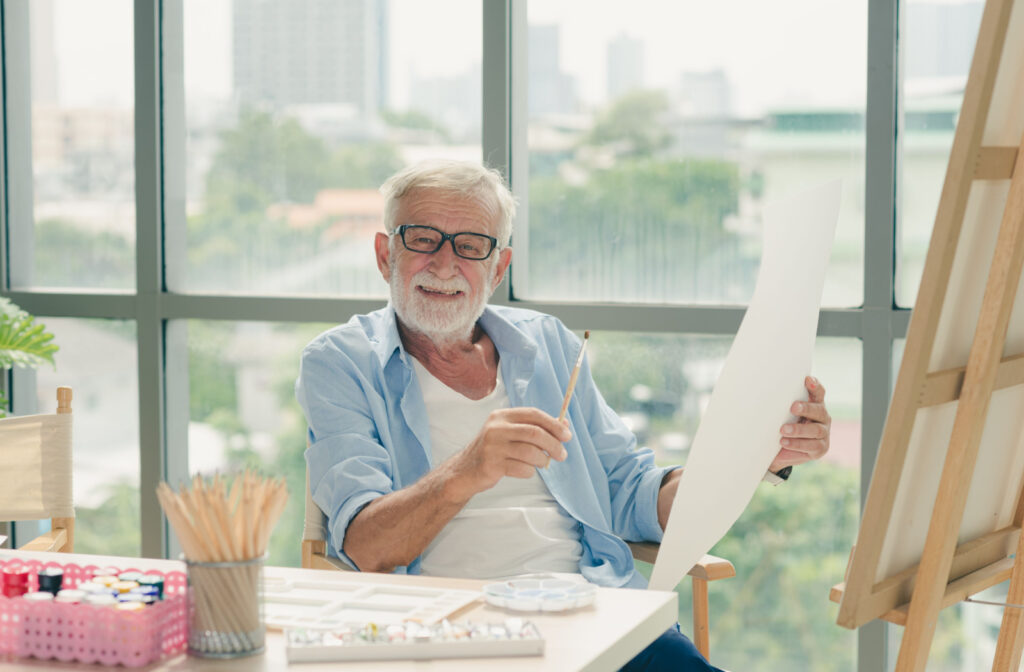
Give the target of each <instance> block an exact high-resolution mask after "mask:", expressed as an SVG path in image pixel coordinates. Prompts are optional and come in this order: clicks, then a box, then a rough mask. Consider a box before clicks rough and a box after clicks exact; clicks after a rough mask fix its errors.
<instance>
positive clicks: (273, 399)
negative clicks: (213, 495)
mask: <svg viewBox="0 0 1024 672" xmlns="http://www.w3.org/2000/svg"><path fill="white" fill-rule="evenodd" d="M186 326H187V331H188V382H189V385H188V391H189V395H188V397H189V398H188V402H189V416H188V417H189V422H188V464H189V471H190V473H201V474H204V475H207V476H212V475H213V474H214V473H218V472H219V473H222V474H232V473H236V472H237V471H240V470H242V469H244V468H246V467H251V468H254V469H257V470H260V471H261V472H262V473H265V474H268V475H274V476H282V477H284V478H285V480H286V481H287V483H288V493H289V497H288V506H287V508H286V509H285V511H284V513H283V514H282V516H281V519H280V520H279V521H278V523H277V526H276V527H275V528H274V532H273V534H272V536H271V539H270V544H269V548H268V552H269V557H268V560H267V561H268V562H269V563H270V564H273V565H290V566H295V567H297V566H298V565H299V562H300V560H301V553H300V541H301V539H302V521H303V506H304V504H305V501H306V500H305V494H304V493H305V491H306V461H305V457H304V453H305V450H306V443H305V439H306V420H305V418H304V417H303V415H302V410H301V409H300V408H299V405H298V403H297V402H296V401H295V378H296V376H297V375H298V373H299V355H300V353H301V352H302V348H303V347H305V345H306V343H308V342H309V341H310V340H312V338H313V337H314V336H316V335H317V334H318V333H320V332H321V331H324V330H325V329H327V328H328V327H330V326H332V325H329V324H319V325H317V324H284V325H279V324H271V323H268V322H227V321H216V322H212V321H204V320H190V321H189V322H188V323H187V325H186Z"/></svg>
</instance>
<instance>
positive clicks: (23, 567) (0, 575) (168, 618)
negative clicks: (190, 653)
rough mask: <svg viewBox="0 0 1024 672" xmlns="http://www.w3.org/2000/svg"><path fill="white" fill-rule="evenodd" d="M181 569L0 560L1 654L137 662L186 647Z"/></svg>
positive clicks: (103, 662) (133, 664) (130, 664)
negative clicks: (157, 570) (158, 570)
mask: <svg viewBox="0 0 1024 672" xmlns="http://www.w3.org/2000/svg"><path fill="white" fill-rule="evenodd" d="M186 588H187V579H186V576H185V573H184V572H155V571H148V572H140V571H138V570H136V569H132V568H120V567H99V566H95V565H86V566H81V565H77V564H74V563H67V564H61V563H58V562H52V561H51V562H40V561H38V560H22V559H17V558H15V559H3V558H0V656H4V655H9V656H15V657H18V658H29V657H34V658H41V659H44V660H60V661H77V662H81V663H99V664H101V665H124V666H126V667H138V666H141V665H145V664H147V663H150V662H152V661H154V660H158V659H159V658H162V657H164V656H169V655H174V654H177V653H180V652H183V651H184V650H185V647H186V644H187V640H188V624H187V621H186V598H185V594H186Z"/></svg>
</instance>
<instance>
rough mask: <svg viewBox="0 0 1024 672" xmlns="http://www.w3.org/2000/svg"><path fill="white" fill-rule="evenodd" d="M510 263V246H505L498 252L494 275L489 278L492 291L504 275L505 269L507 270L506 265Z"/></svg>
mask: <svg viewBox="0 0 1024 672" xmlns="http://www.w3.org/2000/svg"><path fill="white" fill-rule="evenodd" d="M510 263H512V248H511V247H506V248H505V249H504V250H502V251H501V252H499V253H498V263H497V265H496V266H495V267H494V277H493V278H491V291H492V292H493V291H494V290H496V289H497V288H498V285H500V284H501V279H502V278H504V277H505V271H507V270H508V265H509V264H510Z"/></svg>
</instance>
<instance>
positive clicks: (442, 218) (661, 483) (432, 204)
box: [296, 161, 830, 670]
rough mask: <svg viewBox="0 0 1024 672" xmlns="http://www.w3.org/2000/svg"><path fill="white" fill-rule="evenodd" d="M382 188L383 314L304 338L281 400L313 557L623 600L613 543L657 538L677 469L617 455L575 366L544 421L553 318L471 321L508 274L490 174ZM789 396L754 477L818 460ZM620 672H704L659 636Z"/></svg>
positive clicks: (504, 191)
mask: <svg viewBox="0 0 1024 672" xmlns="http://www.w3.org/2000/svg"><path fill="white" fill-rule="evenodd" d="M381 191H382V192H383V193H384V196H385V203H386V204H385V214H384V225H385V229H386V232H384V233H378V234H377V236H376V239H375V241H374V246H375V250H376V257H377V266H378V268H379V269H380V272H381V274H382V275H383V276H384V279H385V280H387V282H388V284H389V285H390V288H391V302H390V304H389V305H388V306H387V307H386V308H383V309H381V310H378V311H376V312H373V313H370V314H369V315H359V316H356V317H354V318H352V319H351V320H350V321H349V322H348V323H346V324H344V325H341V326H338V327H335V328H333V329H331V330H329V331H327V332H325V333H323V334H321V335H320V336H318V337H317V338H315V339H314V340H313V341H312V342H311V343H310V344H309V345H308V346H307V347H306V349H305V351H304V352H303V355H302V365H301V370H300V373H299V379H298V382H297V384H296V392H297V396H298V399H299V402H300V404H301V405H302V407H303V409H304V411H305V413H306V418H307V421H308V424H309V440H310V447H309V449H308V451H307V452H306V459H307V462H308V466H309V474H310V486H311V488H312V492H313V499H314V500H315V501H316V503H317V505H318V506H319V507H320V508H321V509H322V510H323V511H324V512H325V513H326V514H327V516H328V520H329V524H328V535H329V547H330V548H331V549H332V551H333V552H334V553H337V555H338V557H340V558H342V559H343V560H344V561H345V562H347V563H348V564H350V565H352V566H353V567H355V568H357V569H359V570H362V571H374V572H407V573H422V574H433V575H446V576H464V577H479V578H495V577H504V576H510V575H515V574H522V573H527V572H575V573H580V574H582V575H583V576H584V577H585V578H586V579H587V580H589V581H592V582H594V583H596V584H600V585H603V586H628V587H642V586H643V585H644V580H643V578H642V577H641V576H640V575H639V574H638V573H637V572H636V570H635V569H634V566H633V561H632V557H631V555H630V551H629V548H628V547H627V546H626V544H625V542H624V541H623V539H626V540H631V541H634V540H652V541H659V540H660V539H661V536H662V533H663V531H664V529H665V524H666V521H667V519H668V513H669V511H670V508H671V504H672V500H673V497H674V496H675V491H676V488H677V486H678V483H679V476H680V474H681V473H682V472H681V471H680V470H679V468H678V467H667V468H665V467H657V466H655V464H654V456H653V454H652V453H651V451H650V450H647V449H642V450H638V449H637V448H636V439H635V437H634V436H633V435H632V434H631V433H630V431H629V430H628V429H627V428H626V427H625V425H624V424H623V423H622V421H621V420H620V419H619V417H618V416H617V415H616V414H615V412H614V411H612V409H611V408H609V407H608V405H607V404H606V403H605V401H604V399H603V398H602V397H601V394H600V392H599V391H598V389H597V387H596V386H595V385H594V381H593V379H592V378H591V374H590V370H589V367H588V366H586V365H584V367H583V368H582V370H581V372H580V375H579V380H578V383H577V386H576V391H575V394H574V397H573V399H572V402H571V403H570V405H569V412H568V416H567V421H566V422H565V423H560V422H559V421H558V420H557V419H556V417H554V416H555V415H556V414H557V413H558V412H559V409H560V407H561V403H562V396H563V394H564V392H565V389H566V386H567V385H568V382H569V377H570V375H571V370H572V367H573V364H574V360H575V358H576V355H577V353H578V351H579V348H580V342H579V339H578V338H576V336H575V335H574V334H573V333H572V332H570V331H569V330H568V329H566V327H565V326H564V325H563V324H562V323H561V322H560V321H559V320H558V319H556V318H554V317H551V316H548V315H543V314H540V313H537V312H534V311H530V310H523V309H519V308H507V307H497V306H488V304H487V301H488V298H489V297H490V295H491V293H492V292H493V291H494V290H495V288H496V287H497V286H498V284H499V283H500V282H501V279H502V277H503V276H504V274H505V271H506V269H507V268H508V266H509V262H510V261H511V259H512V249H511V248H510V247H508V242H509V238H510V235H511V230H512V219H513V216H514V214H515V202H514V200H513V198H512V194H511V193H510V192H509V190H508V188H507V187H506V186H505V184H504V182H503V181H502V179H501V176H500V175H499V174H498V173H496V172H495V171H492V170H488V169H485V168H483V167H481V166H479V165H476V164H471V163H462V162H448V161H433V162H427V163H422V164H418V165H415V166H413V167H411V168H407V169H405V170H403V171H401V172H399V173H398V174H396V175H394V176H393V177H392V178H390V179H389V180H388V181H387V182H386V183H385V184H384V185H383V187H381ZM807 388H808V392H809V401H806V402H796V403H795V404H794V407H793V412H794V414H796V415H797V416H799V417H800V419H801V421H800V422H799V423H793V424H787V425H784V426H783V427H782V430H781V432H782V436H783V438H782V439H781V445H782V449H781V450H780V452H779V454H778V457H777V458H776V459H775V461H774V463H773V464H772V467H771V470H772V471H773V472H774V471H778V472H780V473H782V474H784V475H788V471H785V470H786V469H788V468H789V467H791V466H792V465H796V464H800V463H802V462H806V461H808V460H811V459H816V458H818V457H821V456H822V455H823V454H824V453H825V452H826V451H827V450H828V429H829V424H830V418H829V416H828V413H827V411H826V409H825V406H824V390H823V388H822V387H821V385H820V384H819V383H817V381H815V380H814V379H811V378H808V379H807ZM626 669H651V670H653V669H686V670H690V669H693V670H707V669H713V668H711V667H710V666H709V665H708V664H707V662H706V661H704V659H703V658H701V657H700V654H699V653H697V652H696V650H695V649H694V648H693V646H692V645H691V644H690V642H689V640H687V639H686V638H685V637H684V636H683V635H681V634H680V633H679V632H678V628H673V629H670V630H669V631H668V632H666V633H665V634H664V635H662V636H661V637H660V638H659V639H658V640H656V641H655V643H654V644H652V645H651V646H650V647H648V648H647V649H646V650H645V651H644V652H642V653H641V654H640V655H639V656H637V658H636V659H634V660H633V661H631V662H630V664H629V665H627V668H626Z"/></svg>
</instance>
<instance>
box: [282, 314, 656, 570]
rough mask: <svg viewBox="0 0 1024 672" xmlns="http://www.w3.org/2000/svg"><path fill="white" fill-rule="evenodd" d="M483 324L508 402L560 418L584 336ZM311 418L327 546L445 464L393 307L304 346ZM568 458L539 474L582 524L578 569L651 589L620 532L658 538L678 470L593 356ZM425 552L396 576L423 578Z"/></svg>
mask: <svg viewBox="0 0 1024 672" xmlns="http://www.w3.org/2000/svg"><path fill="white" fill-rule="evenodd" d="M479 324H480V326H481V327H482V328H483V330H484V331H485V332H487V335H488V336H489V337H490V339H491V341H493V342H494V345H495V347H496V348H497V349H498V353H499V355H500V360H499V365H500V367H501V375H502V377H503V379H504V381H505V386H506V388H507V391H508V395H509V402H510V405H511V406H513V407H515V406H532V407H535V408H539V409H541V410H543V411H546V412H547V413H549V414H551V415H552V416H557V415H558V412H559V410H560V409H561V406H562V397H563V395H564V393H565V389H566V387H567V386H568V383H569V376H570V374H571V373H572V368H573V366H574V365H575V363H576V357H577V354H578V353H579V349H580V340H579V338H577V337H576V335H575V334H573V333H572V332H571V331H569V330H568V329H567V328H566V327H565V325H564V324H562V323H561V322H560V321H559V320H558V319H557V318H555V317H552V316H550V315H544V314H542V313H538V312H535V311H532V310H524V309H520V308H508V307H502V306H488V307H487V309H486V310H485V311H484V314H483V315H482V316H481V317H480V322H479ZM295 390H296V396H297V397H298V400H299V404H300V405H301V406H302V408H303V410H304V411H305V414H306V421H307V423H308V425H309V441H310V446H309V448H308V449H307V450H306V462H307V465H308V468H309V481H310V488H311V490H312V493H313V500H314V501H315V502H316V504H317V505H318V506H319V507H320V508H321V510H323V511H324V512H325V513H326V514H327V518H328V546H329V548H331V549H332V550H333V551H334V552H335V553H337V555H338V556H339V557H340V558H342V559H343V560H345V561H346V562H348V563H349V564H350V565H352V566H353V567H355V563H353V562H352V561H351V559H349V558H348V557H347V556H346V555H345V553H344V552H343V551H342V547H343V546H344V543H345V531H346V529H347V528H348V525H349V523H350V522H351V520H352V519H353V518H354V517H355V516H356V514H358V513H359V511H360V510H361V509H362V508H363V507H364V506H366V505H367V504H369V503H370V502H371V501H373V500H374V499H376V498H377V497H380V496H382V495H386V494H388V493H390V492H393V491H395V490H399V489H401V488H404V487H406V486H408V485H411V484H412V483H415V482H416V481H417V480H418V479H419V478H421V477H422V476H423V475H424V474H426V473H427V472H428V471H429V470H430V469H432V468H433V467H435V466H437V465H435V464H433V463H432V461H431V451H430V426H429V421H428V418H427V412H426V407H425V406H424V403H423V397H422V395H421V394H420V387H419V384H418V382H417V378H416V375H415V372H414V370H413V366H412V362H411V360H410V355H409V354H408V353H407V352H406V351H405V349H404V348H403V347H402V341H401V339H400V338H399V335H398V327H397V322H396V319H395V312H394V309H393V308H391V307H390V306H388V307H386V308H383V309H381V310H378V311H375V312H373V313H370V314H369V315H357V316H356V317H353V318H352V319H351V320H349V322H347V323H346V324H343V325H340V326H337V327H334V328H333V329H330V330H329V331H326V332H324V333H322V334H320V335H319V336H317V337H316V338H315V339H313V341H312V342H311V343H310V344H309V345H308V346H306V349H305V350H304V351H303V353H302V363H301V368H300V370H299V378H298V381H297V382H296V385H295ZM568 418H569V421H570V427H571V429H572V434H573V436H572V439H571V440H570V441H569V442H568V443H566V444H565V448H566V450H567V451H568V457H567V459H566V460H565V461H564V462H555V461H552V462H551V466H550V467H549V468H548V469H540V470H538V472H539V474H540V476H541V478H542V479H543V480H544V483H545V484H546V485H547V487H548V489H549V490H550V491H551V494H552V496H553V497H554V498H555V500H556V501H557V502H558V503H559V504H560V505H561V506H562V507H563V508H564V509H565V510H566V511H567V512H568V513H569V515H571V516H572V517H573V518H575V519H576V520H577V521H578V523H579V531H580V542H581V544H582V546H583V554H582V557H581V558H580V572H581V573H582V574H583V576H584V577H586V578H587V579H588V580H589V581H591V582H593V583H596V584H599V585H602V586H625V587H631V588H642V587H644V586H645V585H646V580H645V579H644V578H643V576H642V575H640V574H639V573H638V572H637V571H636V570H635V569H634V567H633V558H632V556H631V554H630V551H629V547H628V546H627V545H626V544H625V542H624V541H623V539H626V540H629V541H660V540H661V536H662V530H661V526H660V525H659V524H658V513H657V501H658V490H659V488H660V486H661V481H662V478H663V477H664V475H665V473H666V472H667V471H669V470H671V469H672V468H673V467H668V468H662V467H656V466H655V464H654V454H653V453H652V452H651V451H650V450H649V449H646V448H644V449H637V448H636V437H634V436H633V434H632V432H630V431H629V430H628V429H627V428H626V426H625V425H624V424H623V423H622V420H621V419H620V418H619V417H618V415H616V413H615V412H614V411H613V410H612V409H611V408H610V407H609V406H608V404H607V403H605V401H604V398H603V397H602V396H601V393H600V392H599V391H598V389H597V387H596V386H595V385H594V380H593V378H592V377H591V375H590V365H589V363H588V362H587V361H584V364H583V367H582V368H581V370H580V374H579V379H578V381H577V384H576V391H575V393H574V394H573V399H572V402H571V403H570V404H569V412H568ZM419 567H420V560H419V558H417V559H416V560H414V561H413V562H412V563H411V564H410V565H408V566H407V567H399V568H397V569H396V570H395V571H396V572H399V573H409V574H418V573H419V571H420V570H419Z"/></svg>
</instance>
